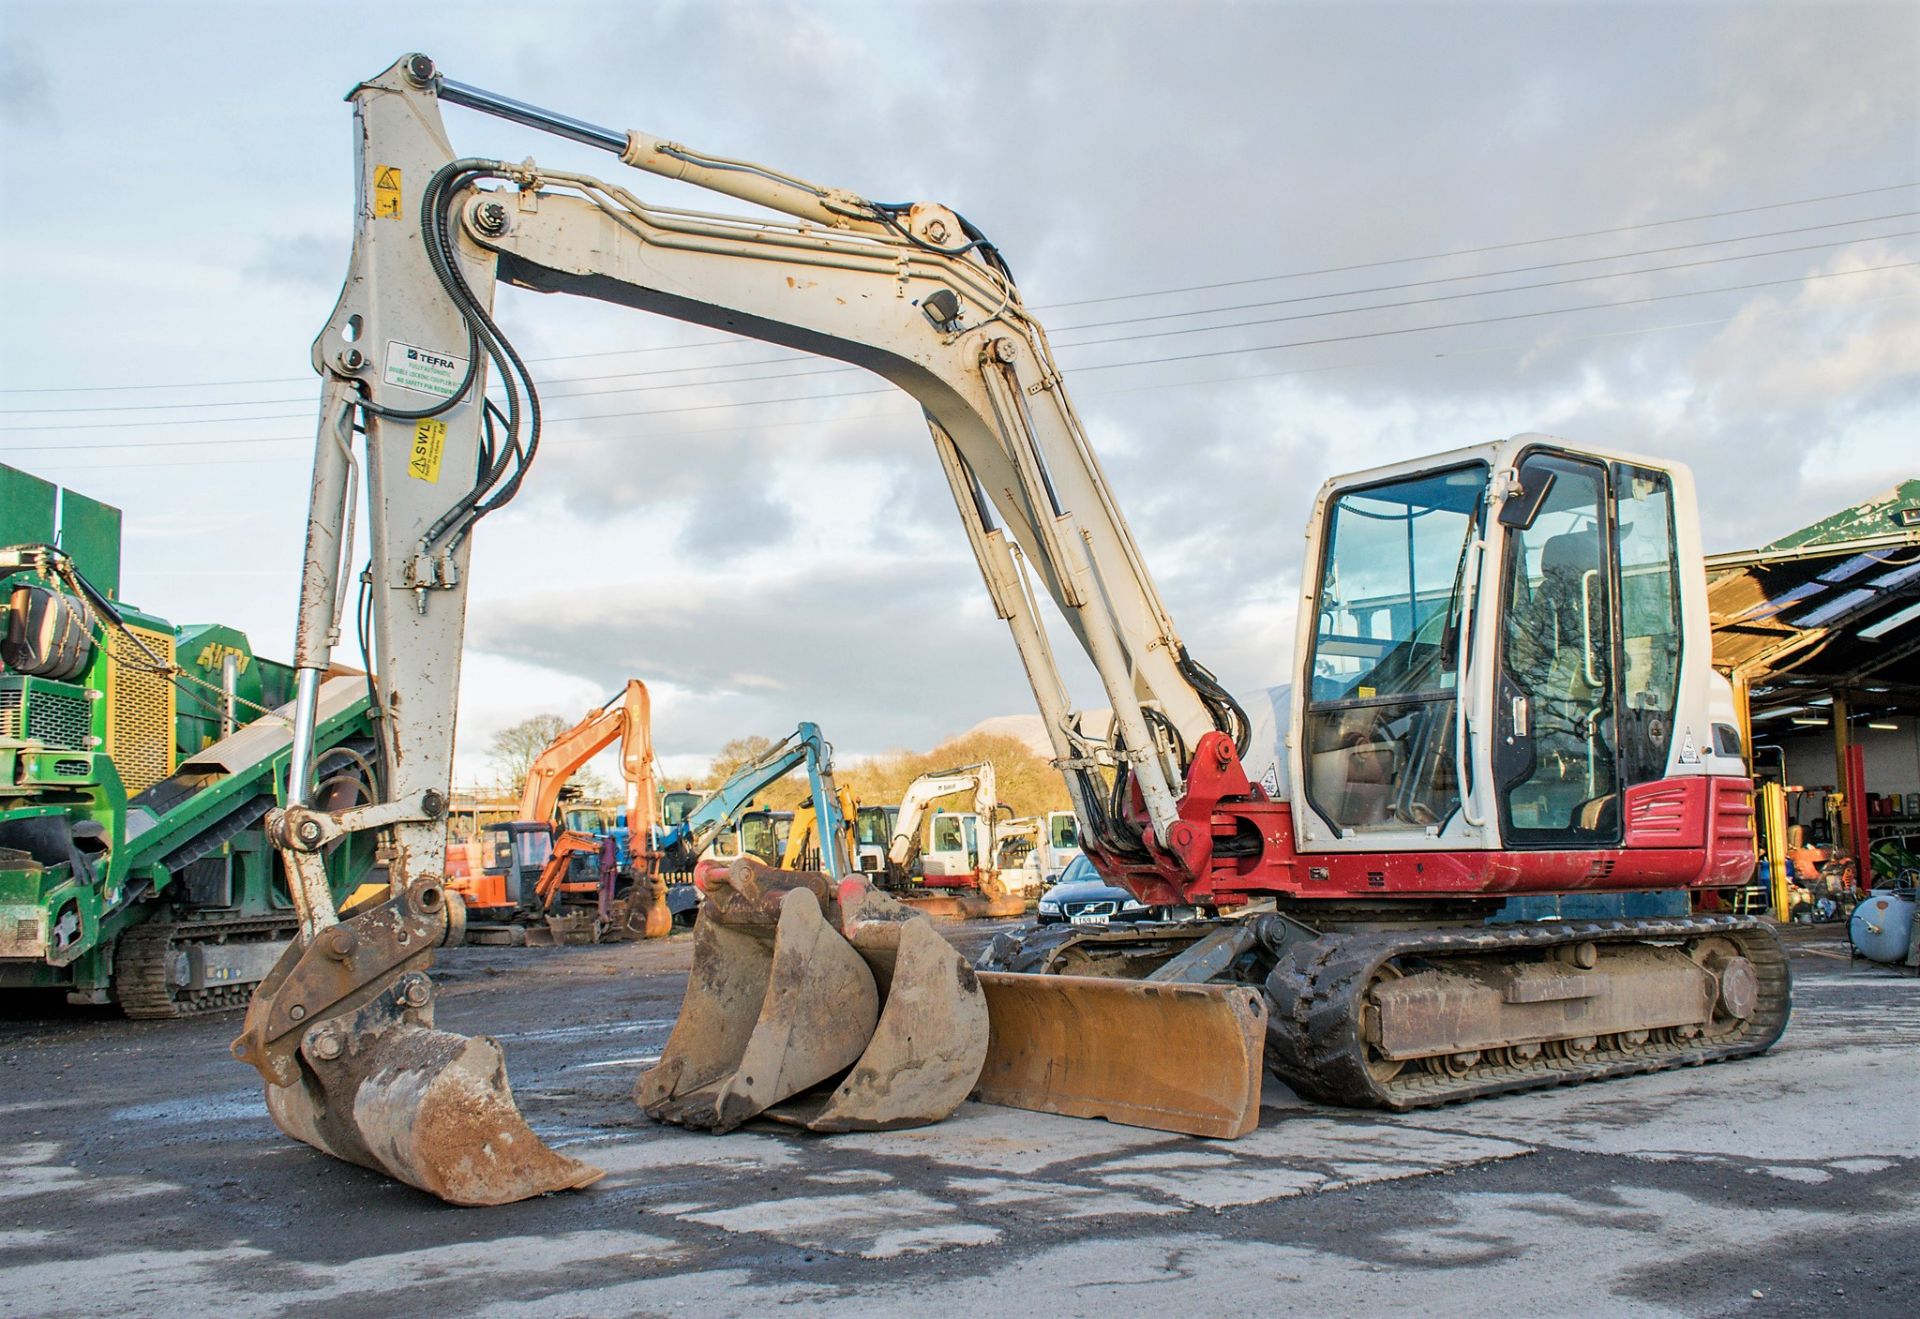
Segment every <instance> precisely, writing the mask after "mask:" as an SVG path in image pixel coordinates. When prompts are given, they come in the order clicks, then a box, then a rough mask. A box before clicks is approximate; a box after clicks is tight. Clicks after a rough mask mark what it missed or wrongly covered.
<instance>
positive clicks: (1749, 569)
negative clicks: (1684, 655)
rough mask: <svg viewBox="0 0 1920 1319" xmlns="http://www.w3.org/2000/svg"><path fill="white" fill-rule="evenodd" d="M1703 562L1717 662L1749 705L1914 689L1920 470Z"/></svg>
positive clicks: (1918, 684) (1907, 693)
mask: <svg viewBox="0 0 1920 1319" xmlns="http://www.w3.org/2000/svg"><path fill="white" fill-rule="evenodd" d="M1707 570H1708V585H1707V603H1708V606H1709V608H1710V610H1711V612H1712V616H1713V662H1714V666H1715V667H1716V668H1719V669H1721V670H1722V671H1723V672H1728V673H1732V672H1735V671H1739V672H1740V673H1742V674H1743V675H1744V676H1745V677H1746V678H1747V680H1748V681H1749V683H1750V684H1751V685H1752V689H1753V699H1754V704H1755V706H1756V708H1758V707H1761V706H1764V705H1768V704H1784V703H1786V702H1789V701H1805V700H1806V699H1807V697H1808V695H1809V693H1810V692H1812V691H1819V690H1823V689H1833V688H1849V689H1857V688H1871V689H1873V690H1875V691H1878V692H1881V693H1883V694H1884V695H1885V698H1886V699H1887V700H1889V701H1894V700H1896V698H1897V699H1899V700H1903V701H1904V700H1910V699H1911V697H1912V696H1913V695H1914V694H1920V478H1916V479H1914V480H1910V481H1905V482H1903V483H1901V484H1900V485H1898V486H1896V487H1894V488H1893V489H1892V490H1890V491H1888V492H1887V493H1886V494H1884V495H1880V496H1877V497H1875V498H1873V499H1869V500H1866V501H1864V502H1862V503H1860V504H1856V505H1855V506H1854V507H1852V508H1849V509H1843V510H1841V511H1840V512H1838V513H1835V514H1833V515H1832V516H1831V517H1827V518H1823V519H1822V520H1820V521H1819V522H1816V523H1814V524H1812V525H1811V526H1808V527H1803V528H1801V529H1800V530H1799V531H1796V532H1794V533H1793V534H1791V535H1788V536H1783V537H1781V538H1780V539H1779V540H1776V541H1773V542H1772V543H1771V544H1769V545H1767V546H1765V547H1763V548H1761V549H1758V550H1750V551H1745V552H1742V553H1738V554H1722V555H1715V556H1712V557H1711V558H1709V559H1708V560H1707Z"/></svg>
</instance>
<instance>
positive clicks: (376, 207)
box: [373, 165, 400, 220]
mask: <svg viewBox="0 0 1920 1319" xmlns="http://www.w3.org/2000/svg"><path fill="white" fill-rule="evenodd" d="M373 218H374V219H376V220H397V219H399V218H400V168H399V166H397V165H375V166H374V167H373Z"/></svg>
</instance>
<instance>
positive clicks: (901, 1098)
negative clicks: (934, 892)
mask: <svg viewBox="0 0 1920 1319" xmlns="http://www.w3.org/2000/svg"><path fill="white" fill-rule="evenodd" d="M840 911H841V926H842V929H843V930H845V932H846V934H847V937H848V938H849V939H850V940H851V941H852V943H853V946H854V948H856V949H857V950H858V951H859V953H860V955H861V957H862V958H864V959H865V960H866V962H867V965H868V966H870V967H871V968H872V969H873V972H874V978H875V980H876V981H877V982H878V983H879V984H880V986H881V993H882V997H883V1000H884V1006H883V1007H882V1009H881V1011H880V1021H879V1024H878V1025H876V1026H875V1027H874V1031H873V1038H872V1039H871V1040H869V1041H868V1042H867V1047H866V1049H865V1050H864V1051H863V1052H862V1053H861V1055H860V1061H858V1062H856V1063H855V1064H854V1065H853V1071H851V1072H850V1073H848V1074H847V1076H846V1078H845V1079H844V1080H843V1081H841V1082H840V1084H839V1085H837V1086H835V1087H834V1088H833V1089H832V1090H831V1091H829V1092H827V1093H825V1094H823V1095H818V1096H807V1097H804V1098H802V1099H800V1100H796V1101H794V1102H793V1103H791V1104H786V1105H782V1106H781V1107H780V1108H777V1109H774V1110H772V1111H771V1112H769V1114H768V1116H769V1117H775V1118H779V1119H780V1120H782V1121H785V1122H794V1123H797V1124H799V1125H801V1126H804V1127H807V1128H809V1129H810V1130H813V1131H886V1130H891V1129H893V1128H896V1127H915V1126H923V1125H925V1124H926V1123H929V1122H938V1121H939V1120H940V1119H942V1118H944V1117H946V1116H947V1115H948V1114H950V1113H952V1112H953V1110H954V1109H956V1108H958V1107H960V1104H961V1102H962V1101H963V1100H965V1099H966V1097H967V1095H968V1094H969V1093H970V1092H971V1091H972V1090H973V1087H974V1083H975V1082H976V1081H977V1080H978V1079H979V1076H980V1065H981V1063H982V1062H984V1061H985V1059H986V1054H987V1003H986V999H985V998H984V997H983V996H982V995H981V993H980V980H979V977H978V976H977V975H976V974H975V973H974V970H973V968H972V967H971V966H969V965H968V964H967V960H966V959H965V958H964V957H962V956H961V955H960V952H959V950H958V949H956V948H955V947H954V946H953V945H952V944H950V943H948V942H947V941H946V940H945V939H943V938H942V937H941V936H940V934H939V932H938V931H937V930H935V929H934V928H933V925H932V923H931V922H930V921H928V920H926V919H925V918H924V917H921V916H918V915H916V914H915V913H914V912H912V911H911V910H909V909H907V908H905V907H903V906H902V905H901V904H900V903H898V902H896V901H894V900H893V899H892V898H889V897H887V896H885V895H884V894H880V893H876V892H874V891H873V890H872V889H871V888H870V887H869V886H868V885H867V883H866V882H865V881H864V880H859V879H853V880H848V881H845V882H844V883H842V885H841V886H840Z"/></svg>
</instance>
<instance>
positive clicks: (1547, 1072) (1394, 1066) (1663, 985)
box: [980, 904, 1791, 1110]
mask: <svg viewBox="0 0 1920 1319" xmlns="http://www.w3.org/2000/svg"><path fill="white" fill-rule="evenodd" d="M980 967H981V969H982V970H986V971H1002V972H1018V973H1028V974H1042V975H1048V974H1051V975H1070V976H1099V977H1115V978H1125V979H1144V980H1147V981H1149V982H1152V981H1156V980H1158V981H1161V982H1163V983H1193V982H1194V981H1196V980H1199V981H1206V982H1211V983H1229V984H1238V985H1245V986H1248V987H1252V988H1256V989H1259V990H1260V991H1261V992H1262V993H1263V994H1264V996H1265V1000H1266V1005H1267V1022H1266V1053H1265V1062H1266V1066H1267V1068H1268V1070H1270V1071H1272V1072H1273V1073H1274V1074H1275V1075H1276V1076H1278V1077H1280V1078H1281V1079H1282V1080H1284V1081H1286V1082H1287V1084H1288V1085H1290V1086H1292V1087H1293V1088H1294V1089H1295V1090H1296V1091H1298V1092H1299V1093H1300V1094H1301V1095H1302V1096H1303V1097H1305V1098H1308V1099H1312V1100H1315V1101H1317V1102H1320V1103H1326V1104H1337V1105H1340V1106H1343V1107H1358V1108H1389V1109H1395V1110H1405V1109H1412V1108H1427V1107H1432V1106H1434V1105H1438V1104H1447V1103H1454V1102H1457V1101H1459V1100H1464V1099H1474V1098H1478V1097H1480V1096H1483V1095H1492V1094H1501V1093H1505V1092H1508V1091H1513V1090H1526V1089H1532V1088H1535V1087H1539V1086H1550V1085H1563V1084H1567V1083H1570V1082H1578V1081H1590V1080H1601V1079H1604V1078H1607V1077H1614V1076H1625V1075H1630V1074H1633V1073H1636V1072H1653V1071H1662V1070H1665V1069H1667V1068H1672V1067H1683V1066H1691V1065H1695V1064H1699V1063H1708V1062H1720V1061H1723V1060H1725V1059H1730V1058H1740V1057H1746V1056H1749V1055H1752V1054H1757V1053H1763V1052H1765V1051H1766V1050H1767V1049H1768V1048H1770V1047H1771V1046H1772V1045H1773V1043H1774V1041H1776V1040H1777V1039H1779V1038H1780V1034H1781V1032H1782V1031H1784V1030H1785V1029H1786V1025H1787V1017H1788V1012H1789V1006H1790V999H1791V995H1790V989H1791V986H1790V982H1789V978H1788V973H1787V964H1786V956H1785V953H1784V952H1783V950H1782V949H1781V947H1780V942H1779V940H1778V939H1777V938H1776V937H1775V936H1774V934H1773V932H1772V931H1771V930H1770V929H1769V928H1767V927H1766V926H1765V925H1764V924H1763V923H1762V922H1761V921H1760V920H1759V919H1758V918H1755V917H1745V916H1733V917H1727V916H1699V917H1689V918H1674V919H1668V920H1621V921H1596V922H1577V923H1576V922H1568V923H1564V924H1563V923H1557V922H1543V923H1539V924H1534V925H1525V926H1487V925H1485V924H1482V923H1480V922H1479V921H1477V920H1474V919H1473V918H1472V917H1471V915H1469V914H1467V913H1462V912H1460V911H1458V910H1455V911H1451V912H1448V911H1446V909H1444V908H1442V909H1439V910H1438V911H1436V910H1434V909H1432V908H1430V907H1428V906H1427V905H1425V904H1420V905H1417V906H1415V907H1413V908H1412V909H1407V908H1405V907H1399V908H1396V907H1390V906H1384V905H1383V906H1382V907H1380V908H1378V909H1376V910H1371V911H1369V910H1367V909H1365V908H1357V909H1356V908H1346V909H1344V910H1341V911H1339V912H1327V911H1315V910H1314V909H1313V908H1312V907H1310V906H1306V905H1304V904H1297V905H1295V906H1293V907H1291V908H1289V909H1287V910H1285V911H1280V910H1276V911H1272V912H1263V913H1261V914H1258V915H1253V916H1247V917H1243V918H1241V919H1238V920H1232V921H1188V922H1180V923H1173V924H1158V923H1148V922H1142V923H1138V924H1133V925H1108V926H1103V927H1097V928H1085V927H1081V928H1076V927H1071V926H1056V927H1052V928H1040V929H1035V930H1030V931H1022V932H1018V933H1010V934H1003V935H1000V936H999V937H998V938H997V939H996V940H995V941H994V944H993V946H992V948H990V949H989V950H988V952H987V953H986V955H985V956H984V957H983V958H982V959H981V962H980Z"/></svg>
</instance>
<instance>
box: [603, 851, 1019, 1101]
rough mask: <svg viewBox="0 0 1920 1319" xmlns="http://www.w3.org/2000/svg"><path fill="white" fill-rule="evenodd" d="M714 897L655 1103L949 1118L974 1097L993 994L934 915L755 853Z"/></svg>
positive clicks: (723, 879) (651, 1095)
mask: <svg viewBox="0 0 1920 1319" xmlns="http://www.w3.org/2000/svg"><path fill="white" fill-rule="evenodd" d="M706 897H707V900H706V905H705V907H704V908H703V910H702V912H701V916H700V919H699V922H698V923H697V924H696V925H695V927H694V950H693V968H692V971H691V973H690V975H689V978H688V983H687V994H686V999H685V1001H684V1002H683V1003H682V1005H681V1009H680V1016H679V1018H678V1020H677V1021H676V1022H675V1023H674V1028H673V1033H672V1035H671V1036H670V1037H669V1038H668V1040H667V1045H666V1048H665V1049H664V1050H663V1051H662V1053H661V1058H660V1062H659V1063H658V1064H657V1065H655V1066H654V1067H653V1068H651V1069H650V1070H648V1071H647V1072H646V1073H644V1074H643V1075H642V1076H641V1078H640V1081H639V1084H638V1085H637V1087H636V1088H635V1093H634V1098H635V1100H636V1101H637V1102H638V1103H639V1104H640V1106H641V1107H642V1108H643V1109H645V1110H646V1112H647V1113H648V1114H649V1115H650V1116H652V1117H654V1118H656V1119H658V1120H660V1121H663V1122H673V1123H678V1124H680V1125H682V1126H687V1127H694V1128H699V1129H704V1130H710V1131H730V1130H732V1129H733V1128H735V1127H737V1126H739V1125H740V1124H741V1123H743V1122H745V1121H747V1120H749V1119H750V1118H753V1117H756V1116H759V1115H761V1114H763V1113H764V1114H766V1115H767V1116H769V1117H775V1118H779V1119H781V1120H783V1121H788V1122H793V1123H796V1124H798V1125H801V1126H806V1127H809V1128H811V1129H813V1130H816V1131H872V1130H881V1129H885V1128H889V1127H900V1126H913V1125H918V1124H921V1123H926V1122H936V1121H938V1120H939V1119H941V1118H943V1117H945V1116H947V1114H949V1113H951V1112H952V1111H953V1110H954V1109H955V1108H957V1107H959V1105H960V1103H961V1101H962V1100H964V1099H965V1098H966V1097H967V1094H968V1092H969V1091H971V1090H972V1088H973V1084H974V1081H975V1079H976V1078H977V1077H978V1075H979V1071H980V1064H981V1060H982V1059H983V1058H984V1057H985V1055H986V1046H987V1020H986V1003H985V1001H984V999H983V998H982V996H981V992H980V986H979V982H978V980H977V979H976V977H975V976H974V972H973V969H972V968H971V967H970V966H968V965H967V963H966V961H965V959H963V958H962V957H961V956H960V954H959V953H958V952H957V951H956V950H955V949H954V948H953V946H952V945H951V944H949V943H947V941H946V940H945V939H943V938H941V937H940V935H939V934H938V932H936V931H935V930H934V929H933V927H932V925H931V924H930V923H929V922H928V921H927V920H926V918H925V917H922V916H919V915H917V914H916V913H914V912H912V911H909V910H907V909H906V908H904V907H902V906H901V905H900V904H899V903H896V902H894V901H892V900H891V899H889V898H887V897H885V896H884V895H882V894H879V893H876V892H874V891H873V890H872V889H871V888H870V887H869V886H868V885H867V884H866V883H865V881H863V880H859V879H850V880H847V881H845V882H844V883H840V884H838V885H836V884H835V882H834V881H833V880H832V879H831V878H829V877H828V876H826V875H822V874H817V873H812V872H802V871H780V870H774V869H772V868H770V867H767V866H764V865H761V864H760V863H759V862H757V861H755V860H753V859H751V858H742V859H741V860H739V861H736V862H734V864H733V865H732V867H730V868H729V869H728V870H727V871H726V872H724V873H723V874H720V875H717V876H715V877H714V878H713V879H712V880H711V881H709V882H708V884H707V889H706ZM829 1083H831V1084H829Z"/></svg>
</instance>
